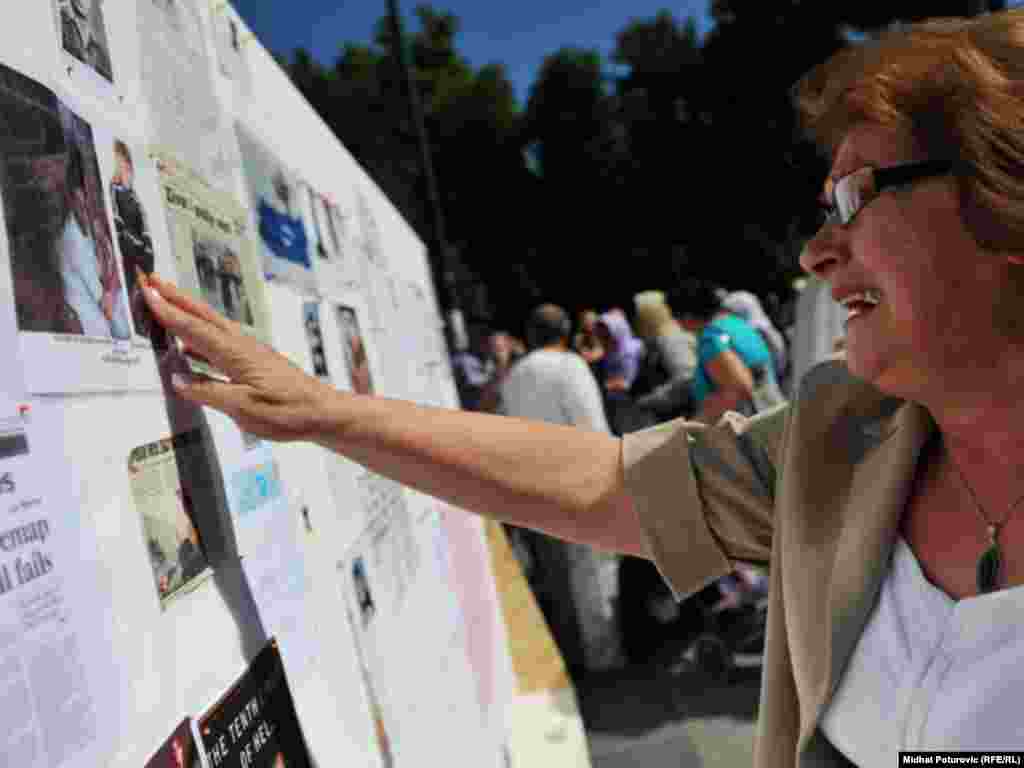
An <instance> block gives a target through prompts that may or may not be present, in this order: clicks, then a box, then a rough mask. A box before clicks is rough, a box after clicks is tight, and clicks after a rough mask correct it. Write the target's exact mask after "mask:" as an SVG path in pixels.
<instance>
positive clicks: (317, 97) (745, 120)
mask: <svg viewBox="0 0 1024 768" xmlns="http://www.w3.org/2000/svg"><path fill="white" fill-rule="evenodd" d="M1004 5H1005V0H995V2H987V3H986V2H985V0H899V1H895V2H891V3H888V4H884V6H883V5H879V4H874V3H830V2H820V1H819V0H710V7H711V13H712V16H713V19H714V26H713V28H712V30H711V31H710V32H709V33H708V34H707V35H706V37H705V38H704V39H701V38H700V37H699V35H698V33H697V27H696V24H695V22H694V21H693V20H692V19H688V20H679V19H676V18H674V17H673V15H672V14H671V13H670V12H669V11H662V12H661V13H659V14H658V15H657V16H655V17H654V18H648V19H632V20H624V24H623V27H622V29H621V31H620V32H619V33H618V35H617V36H616V46H615V49H614V52H613V54H612V56H611V60H610V61H609V62H606V61H604V60H603V58H602V56H601V55H600V54H599V53H598V52H597V51H592V50H581V49H577V48H572V47H568V46H567V47H565V48H563V49H561V50H559V51H557V52H555V53H554V54H552V55H550V56H548V57H547V58H546V59H545V60H544V61H543V63H542V65H541V67H540V70H539V72H538V75H537V79H536V81H535V82H534V84H533V86H532V87H531V89H530V92H529V97H528V100H527V103H526V105H524V106H523V107H522V108H521V107H520V105H518V104H517V103H516V98H515V95H514V92H513V89H512V85H511V83H510V82H509V80H508V78H507V76H506V75H505V71H504V68H503V67H502V65H501V64H500V63H491V64H487V65H486V66H483V67H480V68H479V69H475V68H474V67H472V66H471V65H470V64H469V63H468V62H467V61H466V60H465V59H464V58H463V57H462V56H461V55H460V54H459V52H458V46H457V43H458V34H459V20H458V19H457V18H456V17H455V16H454V15H452V14H451V13H447V12H443V11H438V10H435V9H434V8H432V7H431V6H429V5H421V6H419V7H418V8H417V9H416V15H417V19H418V27H417V29H415V30H413V31H411V32H409V31H407V36H408V39H407V40H406V44H407V45H408V51H409V55H410V57H411V61H412V63H413V66H414V79H415V83H416V88H417V89H418V92H419V95H420V100H421V103H422V105H423V109H424V113H425V122H426V128H427V132H428V136H429V139H430V144H431V148H432V153H433V161H434V168H435V173H436V176H437V181H438V186H439V191H440V195H441V200H442V207H443V210H444V216H445V223H446V228H447V237H448V240H449V242H450V243H451V244H452V245H453V246H454V247H455V249H456V251H457V253H458V254H459V256H460V258H459V259H458V264H457V272H458V274H459V276H460V281H461V282H462V283H463V287H462V289H460V297H461V298H462V300H463V302H464V304H465V305H466V306H467V307H469V306H470V305H472V306H473V307H475V309H474V312H476V313H484V312H485V309H486V308H487V307H488V306H490V309H491V310H493V311H494V312H495V314H496V316H495V317H494V320H495V321H496V322H497V323H498V324H502V325H505V326H509V327H513V328H515V327H516V324H517V321H518V319H519V318H521V316H522V315H523V314H524V313H525V312H527V311H528V310H529V309H530V308H531V307H532V306H533V305H534V304H536V303H537V302H539V301H541V300H553V301H557V302H559V303H562V304H563V305H565V306H566V307H567V308H570V309H572V310H576V309H580V308H582V307H583V306H597V307H598V308H601V307H608V306H611V305H620V306H623V307H627V308H628V307H629V306H630V300H631V299H630V297H631V296H632V294H633V293H635V292H637V291H640V290H645V289H649V288H665V287H667V286H669V285H670V284H671V282H672V280H674V279H677V277H678V276H681V275H691V274H699V275H702V276H704V277H707V278H710V279H713V280H717V281H719V282H720V283H722V284H724V285H727V286H732V287H741V286H742V287H745V288H748V289H751V290H754V291H756V292H760V293H762V294H763V293H767V292H776V293H778V294H780V295H783V296H784V295H785V293H786V291H787V290H788V284H789V281H790V279H791V278H792V277H794V276H796V275H797V274H799V267H798V266H797V263H796V257H797V253H798V251H799V248H800V245H801V243H802V241H803V239H804V238H805V237H806V235H807V234H808V233H809V232H810V231H812V228H813V225H814V222H815V220H816V214H817V210H816V205H815V202H814V200H815V198H816V196H817V193H818V190H819V189H820V184H821V180H822V178H823V174H824V173H825V170H826V168H825V165H824V163H823V161H822V159H821V158H819V157H818V156H817V155H816V153H815V152H814V150H813V148H811V147H810V146H809V145H808V144H807V143H806V142H805V141H803V140H802V139H801V137H800V136H799V135H798V131H797V126H796V124H795V116H794V113H793V110H792V105H791V102H790V91H791V88H792V85H793V84H794V82H795V81H796V80H797V79H798V78H799V77H800V76H801V75H802V74H803V73H804V72H806V71H807V70H808V69H809V68H810V67H812V66H814V65H815V64H817V63H819V62H821V61H823V60H824V59H826V58H827V57H828V56H829V55H831V54H832V53H833V52H834V51H836V50H837V49H838V48H840V47H841V46H843V45H847V44H850V41H851V40H855V39H857V38H858V37H861V36H870V35H873V34H876V33H877V32H878V31H880V30H882V29H884V28H885V27H886V26H888V25H889V24H891V23H893V22H895V21H916V20H919V19H921V18H925V17H928V16H938V15H947V16H967V15H974V14H975V13H978V12H980V11H982V10H985V9H986V8H988V9H992V10H996V9H998V8H1001V7H1003V6H1004ZM394 43H395V41H394V40H392V39H391V33H390V27H389V26H388V24H387V23H386V19H383V18H382V19H381V21H380V22H379V23H378V26H377V33H376V36H375V39H374V42H373V44H372V45H368V46H367V45H355V44H351V43H350V44H346V45H344V46H343V47H342V49H341V51H340V53H339V55H338V57H337V59H336V61H335V62H333V64H332V65H331V66H329V67H328V66H324V65H322V64H320V63H319V62H317V61H315V60H313V59H312V58H311V57H310V55H309V54H308V53H307V52H305V51H301V50H300V51H296V52H295V53H294V55H293V56H292V59H291V62H290V63H289V64H288V65H287V69H288V70H289V72H290V74H291V77H292V79H293V80H294V82H295V84H296V86H297V87H298V88H299V90H300V91H301V92H302V93H303V94H304V95H305V96H306V98H307V99H308V100H309V101H310V103H311V104H312V105H313V106H314V107H315V108H316V109H317V110H318V111H319V112H320V114H321V115H322V116H323V118H324V120H325V121H326V122H327V123H328V125H329V126H330V127H331V128H332V129H333V130H334V132H335V133H336V134H337V135H338V137H339V139H340V140H341V141H342V143H343V144H344V145H345V146H346V147H347V148H348V149H349V150H350V151H351V152H352V153H353V155H354V156H355V157H356V159H357V160H358V161H359V162H360V163H361V164H362V165H363V166H364V167H365V168H366V169H367V171H368V172H369V173H370V174H371V176H373V178H374V179H375V181H376V182H377V183H378V184H379V185H380V186H381V188H382V189H383V190H384V192H385V193H386V194H387V195H388V196H389V197H390V199H391V200H392V201H393V202H394V204H395V205H396V206H397V207H398V208H399V210H400V211H401V212H402V213H403V215H404V216H405V217H406V219H407V220H408V221H409V222H410V224H412V226H413V227H414V228H415V229H416V230H417V231H418V232H419V233H420V235H421V237H423V239H424V240H428V241H429V235H430V222H431V217H430V211H429V210H428V208H427V196H426V194H425V188H424V186H423V180H422V177H421V171H420V163H419V150H418V147H417V143H416V135H415V132H414V130H413V124H412V122H411V119H410V115H409V111H408V106H407V103H406V101H405V98H404V93H403V81H402V79H401V76H400V73H399V72H398V71H397V68H396V66H395V64H394V59H393V57H392V52H393V45H394Z"/></svg>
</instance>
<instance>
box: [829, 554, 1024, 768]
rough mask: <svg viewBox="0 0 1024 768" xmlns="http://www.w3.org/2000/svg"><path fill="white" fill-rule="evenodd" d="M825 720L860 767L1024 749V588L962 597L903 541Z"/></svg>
mask: <svg viewBox="0 0 1024 768" xmlns="http://www.w3.org/2000/svg"><path fill="white" fill-rule="evenodd" d="M819 725H820V727H821V730H822V732H823V733H824V735H825V736H826V737H827V738H828V740H829V741H830V742H832V744H833V745H834V746H835V747H836V748H837V749H838V750H839V751H840V752H842V753H843V754H844V755H846V757H847V758H848V759H850V760H851V761H852V762H854V763H855V764H856V765H858V766H879V765H896V764H897V760H898V756H897V752H899V751H900V750H905V751H906V750H943V749H944V750H964V751H967V750H1020V749H1024V587H1014V588H1012V589H1005V590H1000V591H998V592H993V593H990V594H987V595H978V596H977V597H970V598H965V599H963V600H959V601H956V600H954V599H953V598H951V597H950V596H949V595H947V594H946V593H945V592H943V591H942V590H941V589H939V588H938V587H936V586H935V585H933V584H932V583H931V582H930V581H928V579H927V578H926V576H925V575H924V572H923V571H922V570H921V566H920V564H919V563H918V562H917V558H916V557H915V555H914V553H913V550H911V549H910V547H909V545H908V544H907V543H906V542H905V541H904V540H903V539H902V538H900V539H899V540H898V541H897V543H896V546H895V548H894V549H893V557H892V561H891V563H890V568H889V572H888V574H887V575H886V578H885V580H884V582H883V584H882V588H881V590H880V594H879V598H878V601H877V603H876V605H875V607H874V609H873V610H872V613H871V615H870V616H869V618H868V621H867V624H866V626H865V628H864V632H863V634H862V635H861V637H860V640H859V641H858V643H857V646H856V648H855V649H854V651H853V654H852V655H851V658H850V661H849V663H848V665H847V667H846V671H845V672H844V673H843V677H842V679H841V681H840V683H839V687H838V688H837V689H836V692H835V695H834V696H833V697H832V700H831V702H829V705H828V707H827V708H826V710H825V712H824V714H823V715H822V719H821V721H820V724H819Z"/></svg>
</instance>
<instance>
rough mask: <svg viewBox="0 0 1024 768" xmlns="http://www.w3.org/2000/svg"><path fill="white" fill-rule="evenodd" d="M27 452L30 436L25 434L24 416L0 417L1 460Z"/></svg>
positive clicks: (0, 487) (0, 491) (0, 485)
mask: <svg viewBox="0 0 1024 768" xmlns="http://www.w3.org/2000/svg"><path fill="white" fill-rule="evenodd" d="M27 454H28V437H27V436H26V434H25V419H24V417H22V416H7V417H0V460H3V459H13V458H14V457H15V456H25V455H27ZM0 477H2V475H0ZM3 492H4V489H3V484H2V483H0V493H3Z"/></svg>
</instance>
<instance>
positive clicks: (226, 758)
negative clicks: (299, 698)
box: [199, 640, 313, 768]
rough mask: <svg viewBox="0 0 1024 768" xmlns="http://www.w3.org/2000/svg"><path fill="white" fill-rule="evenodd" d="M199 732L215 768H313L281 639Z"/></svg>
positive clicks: (262, 654)
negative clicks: (280, 648)
mask: <svg viewBox="0 0 1024 768" xmlns="http://www.w3.org/2000/svg"><path fill="white" fill-rule="evenodd" d="M199 733H200V734H201V736H202V740H203V749H204V750H205V752H206V756H207V761H208V763H209V766H210V768H312V766H313V763H312V761H311V760H310V758H309V753H308V752H307V751H306V744H305V740H304V739H303V736H302V729H301V727H300V726H299V719H298V716H297V715H296V714H295V705H294V703H293V701H292V695H291V691H290V690H289V689H288V682H287V680H286V679H285V676H284V666H283V665H282V663H281V653H280V651H279V649H278V647H277V643H276V641H274V640H271V641H270V642H269V643H267V645H266V647H265V648H264V649H263V650H262V651H260V652H259V654H258V655H257V656H256V658H255V659H253V662H252V664H250V665H249V669H248V671H247V672H246V673H245V674H244V675H243V676H242V677H241V678H240V679H239V680H238V682H237V683H235V685H234V686H232V687H231V689H230V690H229V691H228V692H227V693H226V694H224V696H223V697H221V699H220V701H218V702H217V703H216V704H215V705H214V706H213V707H212V708H211V709H210V710H209V711H208V712H207V713H206V714H205V715H203V716H202V717H201V718H200V719H199Z"/></svg>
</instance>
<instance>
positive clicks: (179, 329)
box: [140, 275, 334, 441]
mask: <svg viewBox="0 0 1024 768" xmlns="http://www.w3.org/2000/svg"><path fill="white" fill-rule="evenodd" d="M140 280H144V281H145V282H144V284H143V285H144V289H143V293H144V295H145V297H146V303H147V304H148V305H149V308H150V310H151V311H152V313H153V317H155V318H156V321H157V322H158V323H159V324H160V325H162V326H163V327H165V328H166V329H167V330H168V331H169V332H170V333H172V334H173V335H174V336H177V337H178V338H179V339H180V340H181V342H182V343H183V344H184V350H183V351H184V352H185V353H186V354H189V355H192V356H193V357H196V358H199V359H201V360H204V361H206V362H208V363H209V364H210V365H212V366H213V367H214V368H216V369H217V370H219V371H221V372H223V373H224V374H225V375H226V376H227V377H228V378H229V379H230V382H221V381H216V380H214V379H210V378H208V377H203V376H197V375H187V374H175V375H174V376H173V377H172V378H173V382H174V389H175V392H176V393H177V394H178V395H179V396H180V397H182V398H184V399H185V400H189V401H191V402H194V403H199V404H201V405H207V406H210V407H211V408H216V409H217V410H219V411H223V412H224V413H226V414H227V415H228V416H230V417H231V418H232V419H234V420H235V421H236V422H237V423H238V425H239V426H240V427H241V428H242V429H243V430H244V431H246V432H249V433H251V434H254V435H257V436H258V437H263V438H266V439H268V440H277V441H285V440H309V439H312V437H313V433H314V430H315V427H316V425H317V424H318V423H319V418H318V414H319V412H320V411H321V409H322V404H323V402H324V400H325V399H326V397H327V396H328V395H329V394H331V393H333V391H334V390H333V389H331V388H329V387H328V386H327V385H325V384H323V383H322V382H320V381H319V380H318V379H315V378H314V377H312V376H309V375H307V374H306V373H304V372H303V371H302V370H301V369H299V368H298V367H297V366H295V365H293V364H292V363H291V362H290V361H289V360H288V359H287V358H285V357H284V356H282V355H280V354H278V353H277V352H275V351H274V350H272V349H271V348H270V347H268V346H267V345H265V344H263V343H262V342H260V341H258V340H257V339H254V338H252V337H251V336H249V335H247V334H246V333H245V332H243V331H242V327H241V326H240V325H239V324H238V323H236V322H234V321H233V320H229V319H227V318H226V317H223V316H221V315H219V314H217V313H216V312H214V311H213V310H212V309H210V307H208V306H206V305H205V304H201V303H199V302H197V301H194V300H193V299H191V298H189V297H188V296H186V295H185V294H184V293H182V292H181V291H179V290H178V289H177V288H176V287H174V286H173V285H171V284H170V283H168V282H166V281H164V280H161V279H159V278H157V277H155V276H152V275H150V276H149V277H145V276H144V275H142V276H141V277H140Z"/></svg>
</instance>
